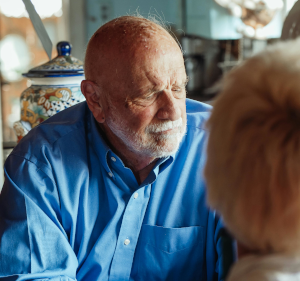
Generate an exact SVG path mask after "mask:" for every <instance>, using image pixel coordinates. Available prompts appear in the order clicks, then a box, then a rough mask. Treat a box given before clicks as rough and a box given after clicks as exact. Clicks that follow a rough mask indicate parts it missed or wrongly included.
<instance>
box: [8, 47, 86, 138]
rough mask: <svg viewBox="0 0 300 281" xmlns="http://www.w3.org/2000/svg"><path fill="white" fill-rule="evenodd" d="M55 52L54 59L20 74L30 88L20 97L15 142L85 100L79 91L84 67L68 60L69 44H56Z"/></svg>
mask: <svg viewBox="0 0 300 281" xmlns="http://www.w3.org/2000/svg"><path fill="white" fill-rule="evenodd" d="M57 52H58V56H57V57H56V58H54V59H52V60H50V61H49V62H47V63H45V64H42V65H40V66H38V67H35V68H33V69H31V70H30V71H29V72H28V73H25V74H23V76H25V77H28V78H29V79H30V82H31V86H30V87H29V88H27V89H26V90H25V91H24V92H23V93H22V94H21V98H20V102H21V120H19V121H17V122H15V123H14V125H13V127H14V130H15V132H16V134H17V137H18V141H20V140H21V139H22V137H24V136H25V135H26V134H27V133H28V132H29V131H30V130H31V129H32V128H34V127H35V126H37V125H38V124H40V123H41V122H43V121H44V120H46V119H48V118H49V117H51V116H53V115H54V114H56V113H58V112H60V111H62V110H64V109H66V108H68V107H70V106H72V105H75V104H77V103H79V102H82V101H84V100H85V98H84V96H83V94H82V93H81V91H80V83H81V81H82V80H83V79H84V71H83V63H82V62H81V61H80V60H78V59H76V58H74V57H72V56H71V44H70V43H68V42H59V43H58V44H57Z"/></svg>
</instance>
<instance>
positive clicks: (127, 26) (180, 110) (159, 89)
mask: <svg viewBox="0 0 300 281" xmlns="http://www.w3.org/2000/svg"><path fill="white" fill-rule="evenodd" d="M124 34H125V35H124ZM121 35H122V36H123V37H122V40H120V36H121ZM107 36H108V38H109V39H108V40H106V38H107ZM145 40H146V41H145ZM146 47H147V48H146ZM85 69H86V71H87V72H86V79H87V80H85V81H83V82H82V86H81V88H82V92H83V94H84V95H85V97H86V100H87V103H88V106H89V108H90V110H91V111H92V113H93V115H94V117H95V119H96V120H97V121H98V123H99V127H100V128H101V130H102V131H103V132H104V133H105V135H106V137H107V140H108V142H109V146H110V147H111V148H112V150H113V151H114V152H115V153H116V154H117V155H118V156H119V157H120V158H121V159H122V161H123V162H124V164H125V165H126V166H127V167H129V168H131V170H132V171H133V173H134V175H135V177H136V179H137V181H138V182H139V183H141V182H142V181H143V180H145V178H146V177H147V176H148V174H149V172H150V171H151V170H152V167H153V166H154V164H155V162H156V160H157V159H158V158H160V157H165V156H168V155H170V154H172V153H174V152H175V151H176V150H177V149H178V146H179V143H180V141H181V139H182V137H183V135H184V134H185V130H186V109H185V97H186V91H185V85H186V82H187V76H186V72H185V67H184V61H183V56H182V53H181V50H180V48H179V46H178V45H177V43H176V42H175V40H174V39H173V38H172V37H171V36H170V35H169V34H168V33H167V32H166V31H165V30H164V29H162V28H161V27H160V26H158V25H156V24H154V23H152V22H150V21H148V20H145V19H140V18H134V17H122V18H121V19H118V20H117V21H113V22H110V23H108V24H106V25H104V26H103V27H101V28H100V29H99V30H98V31H97V32H96V34H95V35H94V36H93V37H92V39H91V40H90V42H89V44H88V48H87V55H86V60H85ZM166 128H168V129H166ZM161 130H162V131H161Z"/></svg>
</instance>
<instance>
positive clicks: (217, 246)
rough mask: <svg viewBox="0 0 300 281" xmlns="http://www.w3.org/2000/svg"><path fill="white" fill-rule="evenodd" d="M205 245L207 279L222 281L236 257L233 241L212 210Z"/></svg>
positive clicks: (209, 280)
mask: <svg viewBox="0 0 300 281" xmlns="http://www.w3.org/2000/svg"><path fill="white" fill-rule="evenodd" d="M205 246H206V275H207V277H206V278H207V280H208V281H224V280H225V279H226V276H227V274H228V271H229V269H230V267H231V265H232V264H233V262H234V261H235V259H236V254H235V252H236V251H235V241H234V240H233V239H232V238H231V237H230V235H229V234H228V233H227V231H226V229H225V227H224V225H223V223H222V220H221V219H220V218H219V217H218V216H217V215H216V213H215V212H214V211H210V212H209V216H208V225H207V236H206V245H205Z"/></svg>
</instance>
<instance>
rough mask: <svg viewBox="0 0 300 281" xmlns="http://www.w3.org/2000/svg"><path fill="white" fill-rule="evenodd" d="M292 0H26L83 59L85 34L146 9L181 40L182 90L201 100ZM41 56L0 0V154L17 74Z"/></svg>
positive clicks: (274, 27) (276, 30)
mask: <svg viewBox="0 0 300 281" xmlns="http://www.w3.org/2000/svg"><path fill="white" fill-rule="evenodd" d="M295 2H296V0H269V2H268V1H267V0H265V1H258V0H257V1H255V0H244V1H243V0H233V1H230V0H32V3H33V5H34V6H35V9H36V11H37V12H38V14H39V15H40V17H41V18H42V21H43V23H44V26H45V28H46V30H47V32H48V34H49V36H50V39H51V41H52V43H53V54H52V57H55V56H56V55H57V54H56V48H55V46H56V43H57V42H59V41H62V40H64V41H70V42H71V44H72V46H73V50H72V55H73V56H74V57H76V58H78V59H80V60H83V58H84V53H85V48H86V45H87V42H88V40H89V38H90V37H91V36H92V34H93V33H94V32H95V31H96V30H97V29H98V28H99V26H101V25H103V24H104V23H105V22H107V21H109V20H111V19H113V18H116V17H118V16H121V15H126V14H129V15H132V14H135V13H137V12H138V13H139V14H141V15H143V16H145V17H148V16H149V15H151V16H152V17H153V16H154V17H156V18H157V19H158V20H160V21H163V22H165V23H166V24H167V26H168V28H169V29H170V30H171V31H172V33H173V34H174V36H176V37H177V38H178V40H179V42H180V43H181V45H182V48H183V52H184V57H185V64H186V70H187V73H188V76H189V77H190V81H189V84H188V86H187V91H188V97H189V98H192V99H196V100H200V101H205V102H209V101H211V100H212V99H213V98H214V97H215V95H216V94H217V90H216V88H217V87H216V83H217V81H218V80H219V79H220V78H221V77H222V75H223V74H224V73H225V72H226V71H228V70H230V69H231V68H232V67H234V66H236V65H237V64H238V63H240V62H241V61H243V60H244V59H245V58H247V57H249V56H251V55H253V54H255V53H256V52H259V51H261V50H263V49H264V48H265V47H266V46H267V45H268V44H272V43H273V42H276V41H277V40H279V38H280V36H281V30H282V26H283V22H284V20H285V18H286V15H287V14H288V12H289V10H290V9H291V8H292V6H293V5H294V3H295ZM48 60H49V59H48V57H47V55H46V52H45V51H44V49H43V47H42V44H41V42H40V40H39V39H38V37H37V35H36V33H35V31H34V28H33V26H32V23H31V21H30V19H29V18H28V14H27V12H26V10H25V6H24V4H23V2H22V1H21V0H0V83H1V115H2V119H1V120H2V141H3V149H4V150H3V156H1V157H3V158H5V157H6V155H7V154H8V153H9V152H10V151H11V149H12V148H13V147H14V146H15V145H16V141H17V138H16V135H15V132H14V130H13V127H12V126H13V123H14V122H15V121H17V120H19V119H20V95H21V93H22V92H23V91H24V90H25V89H26V88H27V87H28V86H29V84H28V83H29V82H28V80H27V79H26V78H24V77H23V76H22V73H24V72H27V71H28V70H29V69H31V68H33V67H35V66H38V65H40V64H42V63H45V62H47V61H48Z"/></svg>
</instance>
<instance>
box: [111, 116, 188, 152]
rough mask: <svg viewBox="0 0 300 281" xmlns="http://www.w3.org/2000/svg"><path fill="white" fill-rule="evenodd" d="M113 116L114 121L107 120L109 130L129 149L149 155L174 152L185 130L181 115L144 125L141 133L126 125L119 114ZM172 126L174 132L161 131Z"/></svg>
mask: <svg viewBox="0 0 300 281" xmlns="http://www.w3.org/2000/svg"><path fill="white" fill-rule="evenodd" d="M114 117H115V118H112V119H114V121H112V120H107V125H108V126H109V128H110V130H111V131H112V132H113V133H114V134H115V135H116V136H117V137H118V138H119V139H121V140H122V141H123V143H124V144H125V145H126V146H127V148H128V149H129V150H130V151H132V152H136V153H138V154H141V155H147V156H149V157H154V158H162V157H167V156H170V155H172V154H173V153H175V152H176V151H177V150H178V148H179V144H180V142H181V141H182V138H183V136H184V135H185V132H186V123H185V124H183V120H182V118H181V117H180V118H179V119H177V120H175V121H170V120H169V121H162V122H161V123H159V124H150V125H148V126H147V127H146V129H145V132H144V134H143V135H142V134H141V133H139V132H135V131H133V130H131V129H129V128H128V127H126V125H125V124H124V120H123V119H122V118H121V117H120V116H114ZM172 128H173V129H174V128H177V129H175V130H176V131H175V132H174V133H172V132H170V133H165V134H162V133H161V132H163V131H166V130H169V129H172Z"/></svg>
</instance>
